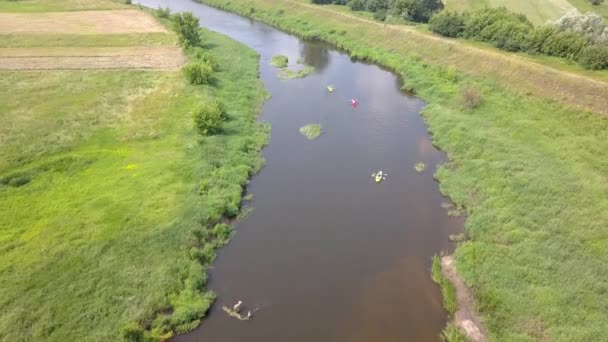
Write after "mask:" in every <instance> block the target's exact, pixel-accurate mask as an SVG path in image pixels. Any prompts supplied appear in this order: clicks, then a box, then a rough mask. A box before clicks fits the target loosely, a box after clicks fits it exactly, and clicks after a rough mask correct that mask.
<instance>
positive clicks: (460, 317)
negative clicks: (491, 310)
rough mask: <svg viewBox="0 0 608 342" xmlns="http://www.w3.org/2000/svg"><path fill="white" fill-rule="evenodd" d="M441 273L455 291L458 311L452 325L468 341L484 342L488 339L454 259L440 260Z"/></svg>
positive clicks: (448, 257)
mask: <svg viewBox="0 0 608 342" xmlns="http://www.w3.org/2000/svg"><path fill="white" fill-rule="evenodd" d="M441 272H442V273H443V276H444V277H446V278H447V279H448V280H449V281H450V282H451V283H452V284H453V285H454V288H455V289H456V305H457V308H458V309H457V310H456V313H455V314H454V323H455V324H456V326H458V327H459V328H460V329H461V330H462V331H463V332H464V333H465V335H466V336H467V338H468V340H469V341H471V342H486V341H487V340H488V339H487V337H486V333H485V329H484V328H483V325H482V324H481V319H480V318H479V315H477V312H475V304H474V301H473V296H472V295H471V292H470V290H469V288H468V287H467V286H466V285H465V283H464V282H463V281H462V279H461V278H460V277H459V276H458V274H457V273H456V267H455V265H454V258H453V257H452V256H444V257H442V258H441Z"/></svg>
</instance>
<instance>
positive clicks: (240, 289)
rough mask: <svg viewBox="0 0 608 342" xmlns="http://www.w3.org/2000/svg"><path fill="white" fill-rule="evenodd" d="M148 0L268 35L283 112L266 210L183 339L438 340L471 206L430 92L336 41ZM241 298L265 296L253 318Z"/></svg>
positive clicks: (246, 230) (269, 77)
mask: <svg viewBox="0 0 608 342" xmlns="http://www.w3.org/2000/svg"><path fill="white" fill-rule="evenodd" d="M140 3H142V4H143V5H146V6H149V7H152V8H157V7H158V6H159V5H161V6H163V7H165V6H168V7H170V8H171V9H172V11H173V12H177V11H191V12H193V13H194V14H195V15H197V16H199V17H200V18H201V24H202V25H203V26H205V27H207V28H209V29H212V30H214V31H218V32H220V33H223V34H226V35H228V36H230V37H232V38H234V39H236V40H238V41H241V42H243V43H245V44H247V45H248V46H250V47H252V48H253V49H255V50H256V51H257V52H258V53H259V54H260V56H261V58H260V72H261V78H262V80H263V81H264V86H265V87H266V89H267V90H268V91H269V92H270V94H272V98H271V99H270V100H269V101H267V102H266V103H265V104H264V108H263V112H262V117H261V120H263V121H268V122H270V123H271V124H272V136H271V140H270V143H269V145H268V146H267V147H266V148H265V150H264V156H265V158H266V166H265V167H264V169H263V170H262V171H261V172H260V173H259V174H258V175H256V176H255V177H254V178H253V179H252V181H251V183H250V184H249V186H248V192H249V193H252V194H254V195H255V197H254V199H253V201H252V202H251V203H250V205H251V206H252V207H254V208H255V210H254V212H253V213H252V214H251V215H249V216H248V217H247V218H246V219H244V220H242V221H240V222H239V223H238V224H237V226H236V229H237V231H238V233H237V234H236V236H235V238H234V239H233V240H232V242H231V243H230V244H229V245H228V246H226V247H225V248H224V249H222V250H220V251H219V253H218V257H217V259H216V262H215V264H214V266H213V268H212V269H211V270H210V281H209V287H210V288H211V289H213V290H214V291H216V292H217V294H218V300H217V302H216V304H215V305H214V306H213V308H212V309H211V311H210V313H209V315H208V317H207V318H205V319H204V321H203V324H202V325H201V327H199V328H198V329H196V330H194V331H192V332H191V333H189V334H186V335H182V336H177V337H176V338H175V341H211V342H223V341H243V340H248V341H292V342H300V341H302V342H304V341H306V342H309V341H336V342H337V341H340V342H342V341H354V342H357V341H383V342H387V341H388V342H390V341H437V340H439V338H438V334H439V332H440V331H441V329H442V328H443V327H444V325H445V320H446V313H445V311H444V310H443V308H442V306H441V296H440V293H439V290H438V288H437V287H436V286H435V285H434V284H433V283H432V281H431V279H430V271H429V269H430V261H431V256H432V255H433V254H435V253H438V252H440V251H442V250H450V249H451V248H452V246H451V244H450V243H449V242H448V238H447V237H448V235H449V234H454V233H458V232H460V231H461V230H462V219H461V218H455V217H449V216H448V215H447V213H446V211H445V210H444V209H442V206H441V205H442V203H444V202H447V199H445V198H443V197H442V196H441V194H440V192H439V189H438V184H437V183H436V182H435V180H434V179H433V176H432V174H433V172H434V171H435V169H436V165H437V164H440V163H442V162H443V160H444V155H443V153H441V152H440V151H438V150H437V149H435V148H434V147H433V145H432V143H431V141H430V138H429V134H428V133H427V131H426V127H425V125H424V122H423V120H422V118H421V117H420V115H419V114H418V113H419V112H420V110H421V109H422V108H423V107H424V102H422V101H420V100H419V99H416V98H414V97H411V96H408V95H406V94H405V93H404V92H402V91H401V89H400V85H401V82H400V80H399V79H398V77H397V76H395V75H394V74H392V73H390V72H388V71H386V70H383V69H381V68H379V67H377V66H375V65H370V64H366V63H362V62H354V61H351V59H350V58H349V56H348V55H346V54H345V53H343V52H340V51H338V50H336V49H333V48H331V47H329V46H327V45H326V44H322V43H319V42H309V41H303V40H301V39H299V38H297V37H294V36H290V35H288V34H285V33H283V32H280V31H278V30H276V29H274V28H271V27H269V26H267V25H264V24H260V23H258V22H255V21H252V20H250V19H245V18H242V17H239V16H236V15H233V14H230V13H226V12H222V11H219V10H216V9H212V8H209V7H206V6H203V5H200V4H196V3H194V2H191V1H190V0H140ZM277 54H283V55H286V56H288V57H289V60H290V64H295V63H296V61H297V60H298V59H299V58H302V59H303V60H304V61H305V63H307V64H310V65H313V66H314V67H315V68H316V71H315V72H314V73H313V74H311V75H309V76H308V77H306V78H303V79H297V80H289V81H281V80H279V79H278V78H277V71H278V70H277V69H275V68H273V67H272V66H270V59H271V58H272V56H274V55H277ZM329 84H333V85H335V86H336V91H335V92H334V93H328V92H327V90H326V86H327V85H329ZM351 98H356V99H357V100H358V101H359V103H360V104H359V106H358V107H351V106H350V104H349V101H350V99H351ZM310 123H320V124H321V125H322V126H323V134H322V135H321V136H320V137H319V138H318V139H317V140H314V141H308V140H306V139H305V138H304V137H303V136H301V135H300V133H299V128H300V127H301V126H303V125H306V124H310ZM418 162H423V163H425V164H426V165H427V169H426V171H424V172H423V173H418V172H416V170H415V169H414V166H415V164H416V163H418ZM380 169H381V170H383V171H385V172H387V173H388V179H387V180H386V181H384V182H382V183H380V184H376V183H375V182H374V181H373V179H372V177H371V174H372V173H373V172H375V171H377V170H380ZM238 300H242V301H243V302H244V303H245V305H246V306H247V308H249V309H255V308H258V307H259V310H258V311H256V312H255V316H254V318H253V319H252V320H250V321H247V322H242V321H238V320H236V319H233V318H230V317H228V316H227V315H226V314H225V313H224V312H222V310H221V307H222V305H227V306H231V305H233V304H234V303H235V302H236V301H238Z"/></svg>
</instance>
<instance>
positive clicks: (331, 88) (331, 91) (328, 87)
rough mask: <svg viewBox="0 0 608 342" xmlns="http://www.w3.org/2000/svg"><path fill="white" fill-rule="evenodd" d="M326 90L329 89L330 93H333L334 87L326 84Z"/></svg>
mask: <svg viewBox="0 0 608 342" xmlns="http://www.w3.org/2000/svg"><path fill="white" fill-rule="evenodd" d="M327 90H329V92H330V93H333V92H334V90H335V88H334V87H333V86H327Z"/></svg>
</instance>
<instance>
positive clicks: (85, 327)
mask: <svg viewBox="0 0 608 342" xmlns="http://www.w3.org/2000/svg"><path fill="white" fill-rule="evenodd" d="M70 3H71V2H69V1H66V2H65V3H63V2H61V1H55V2H53V4H52V6H51V5H49V4H47V3H46V2H42V1H40V2H38V1H32V2H28V3H24V4H21V3H10V11H12V12H37V13H36V15H40V16H44V15H45V13H43V12H45V11H47V10H49V11H50V10H58V9H61V10H69V9H72V8H71V7H70ZM87 4H89V5H90V8H89V7H87V6H86V5H87ZM2 6H4V5H2ZM2 6H0V8H4V7H2ZM6 6H8V5H6ZM20 6H23V8H22V7H20ZM114 8H116V9H117V10H121V11H122V10H124V9H126V8H128V11H129V12H130V13H133V12H138V15H137V16H134V20H137V18H141V17H142V16H146V18H147V19H151V20H156V19H154V18H152V16H151V15H150V14H149V13H151V12H148V13H145V12H143V11H137V10H134V7H131V6H124V5H123V4H121V3H118V2H114V1H104V2H96V1H90V2H87V1H79V2H78V7H77V9H78V10H91V11H92V10H96V9H106V10H107V9H114ZM20 10H21V11H20ZM91 11H88V12H87V13H88V15H95V13H92V12H91ZM105 12H108V14H110V15H111V14H113V13H112V11H105ZM72 13H74V12H72ZM20 15H21V16H24V14H20ZM55 15H57V14H55ZM99 15H101V14H99ZM127 20H128V19H127ZM161 21H162V20H159V22H161ZM125 24H126V25H127V26H128V24H129V23H128V21H127V22H125ZM130 27H136V25H135V26H130ZM114 28H115V27H114ZM62 29H65V27H63V28H62ZM201 36H202V40H203V48H204V50H205V51H206V52H208V53H210V54H212V55H213V56H214V57H215V58H216V60H217V62H218V68H217V71H216V72H215V73H214V78H215V82H214V85H212V86H194V85H189V84H187V82H186V78H185V77H184V75H183V73H182V72H181V70H175V68H170V69H168V70H165V69H161V70H141V69H138V68H135V69H133V68H129V67H128V66H127V68H126V69H125V68H123V69H122V70H100V69H103V68H99V67H96V66H90V67H89V68H88V69H89V70H63V69H62V68H54V69H56V70H44V71H22V70H19V71H0V104H2V108H4V109H5V110H4V111H3V112H2V113H1V114H0V115H1V116H2V119H3V122H4V124H3V125H2V128H0V141H2V149H1V150H0V298H1V299H0V303H1V305H2V308H3V314H2V315H0V340H10V341H42V340H44V341H76V340H87V341H117V340H120V339H121V338H123V337H125V338H127V337H128V338H139V337H141V336H142V335H148V336H150V337H152V338H153V339H164V338H167V337H169V336H171V335H172V333H173V332H184V331H187V330H190V329H192V328H194V327H195V326H197V325H198V322H199V320H200V319H201V317H202V316H204V314H205V312H206V311H207V309H208V308H209V306H210V305H211V303H212V301H213V298H214V294H213V293H211V292H210V291H206V290H205V282H206V277H205V271H206V269H207V267H208V265H209V263H210V262H211V261H212V260H213V258H214V249H215V248H218V247H220V246H221V245H223V244H224V243H225V242H226V241H227V239H228V238H229V237H230V236H231V231H230V229H229V227H227V226H225V225H216V223H218V222H219V220H220V219H221V217H222V215H224V214H227V215H237V214H238V212H239V204H240V199H241V195H242V189H243V186H244V185H245V184H246V182H247V179H248V178H249V177H250V176H251V174H253V173H254V172H256V171H257V170H258V169H259V168H260V167H261V165H262V164H263V159H262V156H261V153H260V150H261V147H262V146H263V145H264V144H265V143H266V142H267V139H268V129H267V128H266V127H265V126H264V125H261V124H259V123H258V122H257V121H256V119H257V113H258V112H259V109H260V107H261V105H262V103H263V101H264V99H265V96H266V93H265V91H264V89H263V85H262V83H261V81H260V80H259V75H258V74H259V70H258V67H259V66H258V58H259V56H258V55H257V54H256V53H255V52H254V51H252V50H251V49H249V48H248V47H246V46H245V45H243V44H240V43H237V42H235V41H234V40H232V39H230V38H228V37H226V36H223V35H220V34H217V33H213V32H211V31H208V30H203V29H201ZM21 38H23V39H21ZM49 38H50V39H49ZM0 42H9V43H10V42H19V47H21V48H27V49H40V48H41V47H45V48H49V49H53V48H54V47H56V46H62V47H63V48H66V49H81V50H86V49H88V48H91V49H93V50H95V49H99V47H104V48H108V47H110V48H112V47H116V46H121V47H131V46H137V47H138V49H141V46H159V45H163V46H168V47H171V48H178V47H177V46H176V43H177V38H176V36H175V34H173V33H172V32H170V31H165V32H164V33H162V32H160V33H159V32H154V33H148V32H130V33H124V34H113V33H111V32H105V31H103V30H101V31H100V32H96V33H95V34H92V35H87V34H80V33H79V32H72V33H65V32H61V33H52V32H51V33H49V32H42V31H41V32H28V33H25V34H21V33H12V34H0ZM45 51H46V50H45ZM121 67H122V66H121ZM68 69H70V68H68ZM210 99H219V100H221V101H222V102H224V104H225V105H226V109H227V114H228V120H227V121H226V122H225V123H224V127H223V130H222V132H221V134H218V135H214V136H209V137H201V136H200V135H199V134H198V133H197V131H196V129H195V127H194V122H193V111H194V110H195V109H196V108H198V107H199V106H200V104H201V103H204V102H206V101H209V100H210Z"/></svg>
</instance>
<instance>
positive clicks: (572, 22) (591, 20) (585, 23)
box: [555, 10, 608, 44]
mask: <svg viewBox="0 0 608 342" xmlns="http://www.w3.org/2000/svg"><path fill="white" fill-rule="evenodd" d="M555 25H556V26H557V27H558V28H559V29H560V30H567V31H572V32H576V33H580V34H582V35H584V36H585V37H587V38H588V39H589V40H590V41H592V42H594V43H597V44H608V27H607V26H606V24H605V23H604V19H603V18H602V17H601V16H599V15H598V14H595V13H591V12H589V13H585V14H581V13H580V12H579V11H577V10H572V11H570V12H568V13H566V14H565V15H564V16H563V17H561V18H559V19H558V20H556V21H555Z"/></svg>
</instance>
